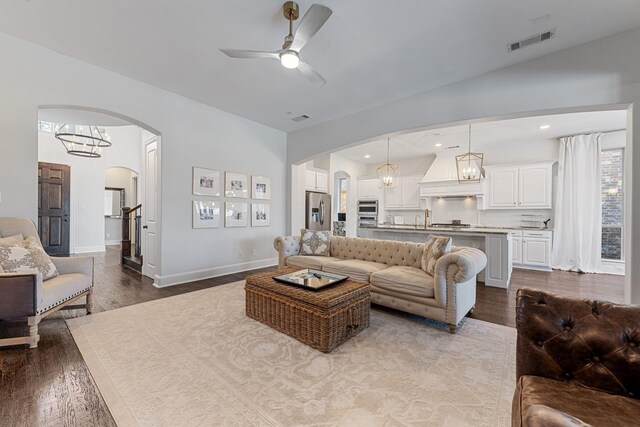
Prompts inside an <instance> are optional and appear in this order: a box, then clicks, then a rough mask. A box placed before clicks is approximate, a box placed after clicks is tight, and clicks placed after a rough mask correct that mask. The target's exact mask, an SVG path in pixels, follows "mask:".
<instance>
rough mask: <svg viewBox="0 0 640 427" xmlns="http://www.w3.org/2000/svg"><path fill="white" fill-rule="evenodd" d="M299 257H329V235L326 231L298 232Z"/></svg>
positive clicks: (303, 230)
mask: <svg viewBox="0 0 640 427" xmlns="http://www.w3.org/2000/svg"><path fill="white" fill-rule="evenodd" d="M300 233H301V238H300V255H318V256H329V251H330V247H331V246H330V245H331V235H330V234H329V232H328V231H312V230H305V229H302V230H300Z"/></svg>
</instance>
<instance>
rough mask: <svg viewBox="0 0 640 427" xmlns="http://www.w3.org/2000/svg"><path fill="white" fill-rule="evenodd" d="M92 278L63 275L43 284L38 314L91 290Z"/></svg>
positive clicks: (80, 275) (73, 274) (78, 275)
mask: <svg viewBox="0 0 640 427" xmlns="http://www.w3.org/2000/svg"><path fill="white" fill-rule="evenodd" d="M91 286H92V284H91V277H90V276H87V275H86V274H81V273H71V274H61V275H60V276H57V277H54V278H53V279H51V280H47V281H46V282H43V283H42V294H43V295H42V302H41V303H40V304H39V305H38V313H42V312H44V311H47V310H49V309H50V308H53V307H55V306H57V305H60V303H62V302H64V301H67V300H70V299H71V298H73V297H75V296H77V295H80V294H81V293H82V292H85V291H87V290H89V289H90V288H91Z"/></svg>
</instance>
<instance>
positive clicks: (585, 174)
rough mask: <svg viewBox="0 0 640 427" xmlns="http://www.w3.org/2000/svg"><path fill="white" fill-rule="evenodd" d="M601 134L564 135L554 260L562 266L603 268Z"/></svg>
mask: <svg viewBox="0 0 640 427" xmlns="http://www.w3.org/2000/svg"><path fill="white" fill-rule="evenodd" d="M600 138H601V134H598V133H596V134H590V135H576V136H570V137H566V138H560V160H559V166H558V190H557V197H556V220H555V222H556V227H555V232H554V236H553V250H552V253H551V264H552V266H553V268H558V269H561V270H571V271H581V272H584V273H596V272H598V271H599V270H600V250H601V244H602V242H601V241H602V202H601V196H600V193H601V180H600Z"/></svg>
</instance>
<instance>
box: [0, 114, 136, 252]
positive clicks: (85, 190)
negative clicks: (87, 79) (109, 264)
mask: <svg viewBox="0 0 640 427" xmlns="http://www.w3.org/2000/svg"><path fill="white" fill-rule="evenodd" d="M32 125H33V128H34V129H36V123H35V122H34V123H33V124H32ZM101 128H104V129H105V131H106V132H107V133H108V134H109V135H110V136H111V141H112V144H113V145H112V146H111V147H108V148H104V149H103V150H102V157H101V158H98V159H91V158H84V157H78V156H71V155H69V154H67V152H66V150H65V148H64V147H63V145H62V143H61V142H60V141H58V140H57V139H55V137H54V135H53V134H52V133H48V132H38V133H37V139H38V140H37V144H34V148H37V153H36V155H37V160H38V161H41V162H48V163H59V164H65V165H69V166H70V168H71V169H70V175H71V183H70V208H71V213H70V232H69V234H70V236H69V238H70V242H69V243H70V244H69V249H70V251H71V252H72V253H84V252H100V251H104V249H105V248H104V246H105V217H104V187H105V171H106V170H107V169H108V168H111V167H114V166H122V167H126V168H129V169H133V170H135V171H139V170H140V143H139V141H140V128H139V127H137V126H114V127H104V126H101ZM2 150H3V148H2V147H0V153H3V151H2ZM3 164H4V162H3ZM1 173H2V172H0V174H1ZM36 180H37V174H36ZM0 185H1V184H0ZM34 191H35V193H36V195H37V192H38V189H37V185H36V187H34V188H33V189H31V191H29V192H28V193H27V194H31V193H32V192H34ZM3 192H4V191H3ZM7 205H8V204H7V201H6V200H3V203H2V204H1V205H0V211H1V210H2V209H3V208H5V207H7ZM36 213H37V212H36Z"/></svg>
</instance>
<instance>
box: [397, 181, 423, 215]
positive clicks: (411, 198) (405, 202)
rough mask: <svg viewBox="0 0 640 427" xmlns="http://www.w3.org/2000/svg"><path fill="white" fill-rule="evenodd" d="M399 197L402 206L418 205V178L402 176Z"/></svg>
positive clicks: (416, 206)
mask: <svg viewBox="0 0 640 427" xmlns="http://www.w3.org/2000/svg"><path fill="white" fill-rule="evenodd" d="M401 181H402V186H401V199H402V207H405V208H419V207H420V197H419V196H420V186H419V183H420V178H402V179H401Z"/></svg>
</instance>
